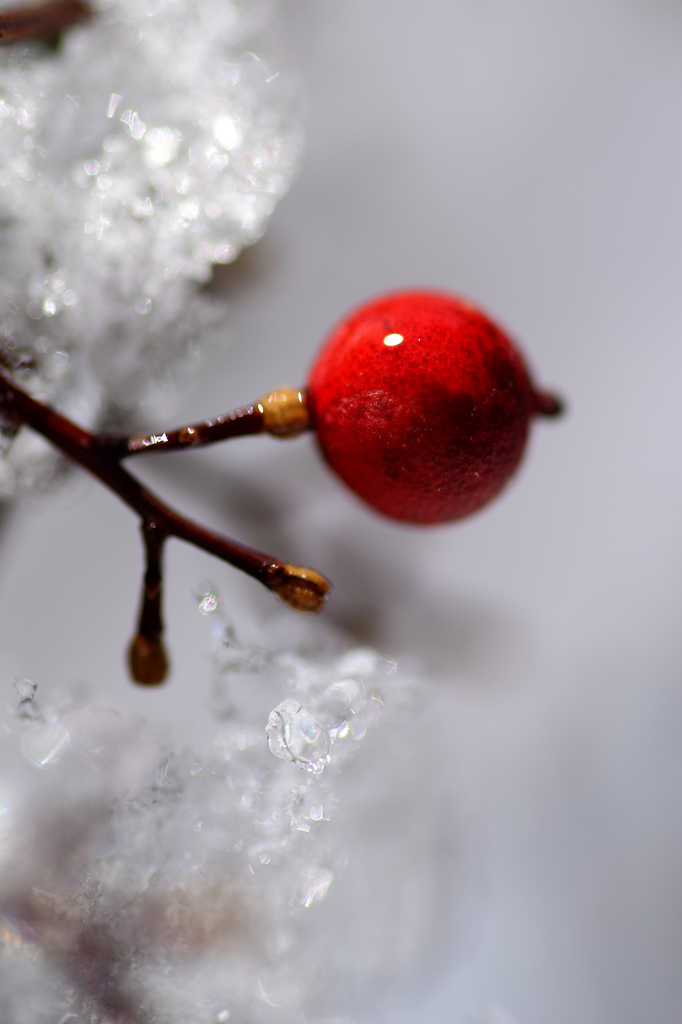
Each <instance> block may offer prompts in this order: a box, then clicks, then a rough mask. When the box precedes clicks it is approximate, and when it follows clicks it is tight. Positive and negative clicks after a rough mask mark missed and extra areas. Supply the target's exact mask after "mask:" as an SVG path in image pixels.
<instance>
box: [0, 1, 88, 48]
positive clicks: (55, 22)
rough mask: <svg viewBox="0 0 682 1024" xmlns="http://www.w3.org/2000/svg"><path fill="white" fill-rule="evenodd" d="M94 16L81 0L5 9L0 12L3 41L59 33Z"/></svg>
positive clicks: (1, 37) (0, 35) (0, 42)
mask: <svg viewBox="0 0 682 1024" xmlns="http://www.w3.org/2000/svg"><path fill="white" fill-rule="evenodd" d="M91 16H92V11H91V10H90V8H89V7H88V6H87V5H86V4H84V3H79V0H48V2H47V3H44V4H34V6H32V7H19V8H16V9H15V10H11V11H3V12H2V13H0V44H3V43H14V42H16V41H17V40H18V39H30V38H34V37H36V36H51V35H56V34H58V33H59V32H61V31H62V29H65V28H69V26H70V25H75V24H76V23H77V22H79V21H86V20H87V19H88V18H90V17H91Z"/></svg>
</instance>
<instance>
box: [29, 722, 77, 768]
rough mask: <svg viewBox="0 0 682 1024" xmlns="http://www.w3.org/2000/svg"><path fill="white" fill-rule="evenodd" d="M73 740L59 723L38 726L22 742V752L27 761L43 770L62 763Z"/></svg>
mask: <svg viewBox="0 0 682 1024" xmlns="http://www.w3.org/2000/svg"><path fill="white" fill-rule="evenodd" d="M70 742H71V738H70V736H69V734H68V732H67V730H66V729H65V728H64V726H63V725H60V724H59V723H58V722H50V723H48V724H46V725H37V726H35V728H33V729H31V731H30V732H27V733H26V735H25V736H24V738H23V739H22V741H21V752H22V754H23V755H24V757H25V758H26V760H27V761H30V762H31V764H34V765H36V767H38V768H43V767H45V766H46V765H48V764H56V763H57V761H61V759H62V758H63V756H64V754H65V753H66V751H67V750H68V748H69V743H70Z"/></svg>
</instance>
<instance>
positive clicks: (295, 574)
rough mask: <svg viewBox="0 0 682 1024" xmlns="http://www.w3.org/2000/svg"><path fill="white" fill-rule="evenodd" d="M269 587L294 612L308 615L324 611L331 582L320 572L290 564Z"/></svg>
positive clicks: (282, 568)
mask: <svg viewBox="0 0 682 1024" xmlns="http://www.w3.org/2000/svg"><path fill="white" fill-rule="evenodd" d="M269 586H270V589H271V590H274V592H275V593H276V594H277V596H278V597H279V598H280V600H282V601H284V603H285V604H288V605H289V607H290V608H293V609H294V611H296V612H303V613H304V614H308V615H315V614H316V613H317V612H320V611H322V608H323V606H324V602H325V601H326V599H327V596H328V594H329V591H330V589H331V584H330V582H329V580H326V579H325V578H324V576H322V575H321V574H320V573H319V572H315V570H314V569H307V568H306V567H305V566H304V565H289V563H288V562H287V563H286V564H285V565H283V566H282V567H281V571H280V574H279V575H278V576H277V577H276V578H275V580H274V581H273V582H272V583H270V584H269Z"/></svg>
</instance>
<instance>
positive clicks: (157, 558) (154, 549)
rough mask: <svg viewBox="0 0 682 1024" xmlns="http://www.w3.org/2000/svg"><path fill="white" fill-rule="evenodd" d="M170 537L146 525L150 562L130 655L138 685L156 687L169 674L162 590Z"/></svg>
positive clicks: (144, 523) (132, 670) (143, 536)
mask: <svg viewBox="0 0 682 1024" xmlns="http://www.w3.org/2000/svg"><path fill="white" fill-rule="evenodd" d="M167 536H168V534H167V533H166V531H165V530H164V529H163V527H161V526H158V525H157V524H156V522H154V521H153V520H152V521H151V522H150V521H147V522H143V524H142V538H143V540H144V547H145V555H146V559H147V564H146V570H145V574H144V579H143V581H142V600H141V602H140V621H139V625H138V627H137V634H136V635H135V637H134V638H133V640H132V643H131V645H130V649H129V651H128V662H129V665H130V672H131V675H132V677H133V679H135V680H136V681H137V682H138V683H144V684H145V685H148V686H154V685H156V684H157V683H162V682H163V681H164V679H165V678H166V676H167V674H168V655H167V654H166V649H165V647H164V644H163V639H162V637H163V613H162V610H161V609H162V600H161V597H162V586H163V568H162V557H163V547H164V544H165V542H166V538H167Z"/></svg>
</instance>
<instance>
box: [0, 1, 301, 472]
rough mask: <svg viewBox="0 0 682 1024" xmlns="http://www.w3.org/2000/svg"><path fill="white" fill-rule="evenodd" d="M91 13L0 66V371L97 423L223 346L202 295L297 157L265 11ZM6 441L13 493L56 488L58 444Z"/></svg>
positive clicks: (104, 8) (261, 217) (248, 7)
mask: <svg viewBox="0 0 682 1024" xmlns="http://www.w3.org/2000/svg"><path fill="white" fill-rule="evenodd" d="M94 7H95V16H94V17H93V19H92V20H91V21H90V22H89V23H87V24H85V25H82V26H78V27H75V28H72V29H70V30H69V31H68V32H67V33H65V36H64V39H63V44H62V46H61V48H60V49H59V51H58V52H48V51H47V50H45V49H44V48H42V47H41V46H40V45H38V44H30V45H28V46H27V45H21V46H18V45H15V46H13V47H9V48H6V49H5V50H3V51H2V52H0V261H1V263H2V273H1V274H0V359H1V361H2V362H3V364H4V365H5V366H6V367H10V368H12V369H13V370H15V371H16V372H20V373H21V375H22V377H23V378H24V379H25V381H26V384H27V386H28V387H29V388H30V390H31V391H32V392H33V394H34V395H35V396H36V397H38V398H41V399H49V400H50V401H52V402H54V403H55V404H57V405H58V406H59V407H60V408H61V410H62V411H65V412H67V413H68V414H70V415H71V416H73V417H74V418H76V419H77V420H78V421H80V422H81V423H83V424H84V425H86V426H94V425H95V424H97V423H99V422H102V420H103V418H104V417H106V416H107V414H109V413H111V412H112V410H119V414H120V412H121V410H130V409H131V408H134V407H135V405H136V404H137V403H139V402H140V401H141V400H143V399H144V398H145V397H146V396H148V395H149V392H150V382H155V383H156V385H157V386H161V384H162V383H163V381H165V380H168V368H169V366H171V365H174V366H175V367H176V368H177V366H178V365H179V363H181V362H182V361H185V362H187V361H188V360H190V361H191V359H192V358H193V357H194V356H195V355H196V354H197V351H198V348H199V346H200V343H201V342H202V339H204V340H205V339H206V338H207V337H208V335H210V334H211V333H212V332H213V333H215V331H216V328H217V323H218V318H219V317H220V316H221V315H222V309H219V308H217V307H216V305H215V304H214V303H212V302H211V300H210V299H209V298H208V297H207V296H206V295H203V294H201V293H200V287H201V285H202V284H204V283H205V282H206V281H207V280H208V279H209V278H210V276H211V272H212V266H213V265H214V264H216V263H228V262H230V261H231V260H233V259H234V258H235V256H236V255H237V254H238V253H239V251H240V250H241V249H242V247H243V246H244V245H248V244H250V243H251V242H253V241H255V240H256V239H258V238H259V237H260V235H261V234H262V232H263V230H264V228H265V225H266V222H267V220H268V218H269V216H270V214H271V213H272V210H273V208H274V206H275V203H276V202H277V199H278V198H279V197H280V196H281V195H282V193H283V192H284V191H285V190H286V188H287V187H288V185H289V183H290V181H291V178H292V175H293V173H294V171H295V168H296V165H297V160H298V155H299V149H300V131H299V128H298V122H297V119H296V116H295V112H294V110H293V106H294V100H292V93H295V89H292V83H291V80H290V78H288V77H287V75H286V73H285V72H284V71H283V69H282V68H281V62H280V60H279V59H277V58H276V57H273V56H272V50H273V30H272V27H271V21H272V18H271V14H272V12H271V10H270V4H269V3H268V2H263V0H251V2H249V3H246V4H242V3H240V2H238V0H155V2H154V3H152V4H145V3H139V2H138V0H97V2H96V3H95V4H94ZM275 41H276V40H275ZM280 71H282V73H281V74H279V72H280ZM0 430H2V432H3V435H4V438H5V441H4V444H5V446H6V447H7V446H8V447H9V451H8V453H7V454H6V456H5V458H4V459H3V460H1V461H0V489H3V490H5V491H12V490H13V489H14V487H15V486H16V485H17V484H19V485H21V484H22V483H24V484H26V485H31V484H32V483H34V482H35V481H36V480H39V479H41V478H44V477H45V474H46V471H47V470H46V467H47V466H48V465H49V462H50V458H49V456H48V452H49V449H48V448H47V447H46V446H45V444H43V443H42V442H41V441H39V440H38V439H37V438H36V437H35V436H33V435H30V434H28V433H27V432H24V431H22V432H21V433H20V434H19V437H18V438H17V439H16V440H14V441H13V440H12V438H13V434H14V433H15V432H16V428H15V427H14V426H13V425H12V424H6V425H4V427H3V425H2V424H0Z"/></svg>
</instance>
